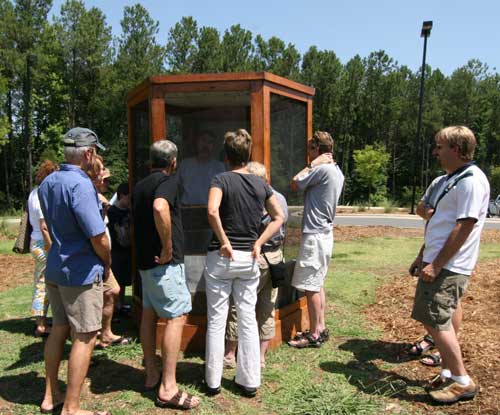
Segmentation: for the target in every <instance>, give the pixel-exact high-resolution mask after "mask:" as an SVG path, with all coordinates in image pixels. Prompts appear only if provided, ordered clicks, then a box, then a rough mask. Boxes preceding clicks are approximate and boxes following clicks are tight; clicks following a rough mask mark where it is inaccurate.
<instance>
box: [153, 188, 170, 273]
mask: <svg viewBox="0 0 500 415" xmlns="http://www.w3.org/2000/svg"><path fill="white" fill-rule="evenodd" d="M153 216H154V220H155V226H156V231H157V232H158V235H159V236H160V240H161V253H160V256H159V257H157V256H155V262H156V263H157V264H166V263H168V262H170V261H171V260H172V222H171V219H170V206H169V205H168V202H167V200H165V199H163V198H156V199H155V200H154V202H153Z"/></svg>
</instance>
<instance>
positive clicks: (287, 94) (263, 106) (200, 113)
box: [127, 72, 314, 351]
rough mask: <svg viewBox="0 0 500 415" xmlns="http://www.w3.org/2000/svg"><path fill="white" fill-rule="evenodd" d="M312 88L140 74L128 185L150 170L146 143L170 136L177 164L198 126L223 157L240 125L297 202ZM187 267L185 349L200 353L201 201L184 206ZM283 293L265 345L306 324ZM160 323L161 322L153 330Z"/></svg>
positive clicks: (301, 304) (131, 115)
mask: <svg viewBox="0 0 500 415" xmlns="http://www.w3.org/2000/svg"><path fill="white" fill-rule="evenodd" d="M313 96H314V88H311V87H308V86H305V85H302V84H299V83H297V82H294V81H291V80H288V79H285V78H282V77H279V76H276V75H273V74H270V73H266V72H245V73H222V74H192V75H162V76H153V77H150V78H148V79H146V80H145V81H144V82H142V83H141V84H140V85H138V86H137V87H136V88H134V89H133V90H132V91H131V92H130V93H129V94H128V95H127V108H128V145H129V160H128V162H129V177H130V184H131V186H133V185H134V184H135V183H136V182H137V181H138V180H140V179H142V178H143V177H145V176H146V175H147V174H149V168H148V159H149V146H150V144H151V143H152V142H153V141H156V140H161V139H165V138H167V139H169V140H171V141H173V142H174V143H176V145H177V146H178V149H179V156H178V162H179V163H180V164H182V162H183V160H187V159H188V158H190V157H193V155H194V153H195V151H196V150H195V149H196V143H197V140H199V136H200V134H202V132H203V131H210V132H211V134H213V135H214V136H215V137H216V145H215V149H214V154H213V157H214V159H218V160H219V161H222V140H223V135H224V133H225V132H226V131H230V130H237V129H238V128H245V129H246V130H248V131H249V132H250V134H251V136H252V139H253V149H252V160H254V161H259V162H261V163H263V164H264V165H265V166H266V169H267V173H268V176H269V177H270V181H271V185H272V186H273V187H274V188H275V189H276V190H278V191H279V192H280V193H282V194H283V195H285V197H286V198H287V201H288V204H289V205H294V204H302V195H300V194H299V195H297V194H293V193H290V191H289V183H290V180H291V178H292V177H293V174H295V173H296V172H297V171H299V170H300V169H302V168H303V167H304V165H305V163H306V161H307V151H306V148H307V139H308V138H309V137H311V136H312V99H313ZM182 215H183V226H184V232H185V240H186V247H185V255H186V256H185V265H186V274H187V275H186V276H187V280H188V285H189V288H190V291H191V293H192V296H193V311H192V312H191V313H190V315H189V317H188V321H187V324H186V326H185V329H184V334H183V341H182V348H183V350H186V349H187V350H193V351H194V350H203V349H204V341H205V327H206V315H205V313H206V312H205V310H206V300H205V293H204V281H203V277H202V273H203V265H204V262H205V254H206V245H207V243H208V240H209V238H210V237H211V230H210V228H209V226H208V223H207V219H206V206H203V205H197V206H186V207H185V208H184V207H183V213H182ZM133 272H134V278H133V296H134V309H135V310H136V311H137V312H136V316H138V315H139V314H140V310H141V286H140V280H139V276H138V273H137V272H136V271H135V270H134V271H133ZM280 295H281V297H280V298H281V301H280V303H281V307H280V308H279V311H277V312H276V321H277V327H276V332H277V335H276V338H275V339H274V341H273V342H272V345H271V346H276V345H278V344H279V343H281V341H282V340H286V339H288V338H290V336H291V335H292V334H293V333H294V332H295V331H296V330H301V329H303V328H304V327H305V326H306V325H307V323H308V322H307V313H306V312H305V311H306V305H305V301H304V299H299V298H298V296H297V293H296V292H294V290H290V292H287V294H286V295H288V296H289V297H290V298H288V301H287V299H286V298H285V293H280ZM162 326H163V324H162V323H161V321H160V323H159V330H158V334H160V333H161V330H162V328H163V327H162Z"/></svg>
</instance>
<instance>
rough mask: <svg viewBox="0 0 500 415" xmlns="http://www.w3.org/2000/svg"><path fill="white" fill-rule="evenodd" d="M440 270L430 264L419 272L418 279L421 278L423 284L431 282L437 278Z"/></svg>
mask: <svg viewBox="0 0 500 415" xmlns="http://www.w3.org/2000/svg"><path fill="white" fill-rule="evenodd" d="M441 269H442V268H441V267H438V266H436V265H434V264H433V263H432V262H431V263H430V264H427V265H426V266H425V267H423V268H422V269H421V270H420V278H422V280H424V281H425V282H432V281H434V280H435V279H436V278H437V276H438V275H439V273H440V272H441Z"/></svg>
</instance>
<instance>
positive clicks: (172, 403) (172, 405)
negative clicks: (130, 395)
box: [155, 389, 200, 411]
mask: <svg viewBox="0 0 500 415" xmlns="http://www.w3.org/2000/svg"><path fill="white" fill-rule="evenodd" d="M183 393H184V392H182V391H181V390H180V389H179V390H178V391H177V393H176V394H175V395H174V396H172V397H171V398H170V399H168V400H164V399H162V398H160V397H159V396H158V395H157V396H156V402H155V405H156V406H157V407H158V408H169V409H180V410H182V411H185V410H187V409H194V408H196V407H197V406H198V405H199V404H200V402H198V403H196V404H194V405H191V401H192V399H193V398H194V395H191V394H190V393H187V392H186V397H185V398H184V400H183V401H182V404H181V403H180V401H181V398H182V394H183Z"/></svg>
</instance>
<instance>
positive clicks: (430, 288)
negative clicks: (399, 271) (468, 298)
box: [411, 269, 470, 331]
mask: <svg viewBox="0 0 500 415" xmlns="http://www.w3.org/2000/svg"><path fill="white" fill-rule="evenodd" d="M469 278H470V276H469V275H463V274H457V273H455V272H451V271H449V270H447V269H443V270H442V271H441V272H440V274H439V275H438V276H437V278H436V279H435V280H434V281H432V282H425V281H423V280H422V279H421V278H419V279H418V283H417V288H416V291H415V301H414V303H413V311H412V313H411V316H412V318H413V319H415V320H417V321H420V322H421V323H423V324H424V325H427V326H430V327H433V328H435V329H437V330H439V331H447V330H449V329H450V326H451V318H452V316H453V313H454V312H455V310H456V309H457V305H458V301H459V300H460V298H461V297H462V296H463V295H464V293H465V290H466V288H467V284H468V282H469Z"/></svg>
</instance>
